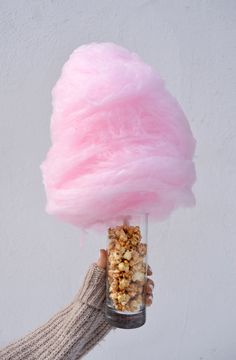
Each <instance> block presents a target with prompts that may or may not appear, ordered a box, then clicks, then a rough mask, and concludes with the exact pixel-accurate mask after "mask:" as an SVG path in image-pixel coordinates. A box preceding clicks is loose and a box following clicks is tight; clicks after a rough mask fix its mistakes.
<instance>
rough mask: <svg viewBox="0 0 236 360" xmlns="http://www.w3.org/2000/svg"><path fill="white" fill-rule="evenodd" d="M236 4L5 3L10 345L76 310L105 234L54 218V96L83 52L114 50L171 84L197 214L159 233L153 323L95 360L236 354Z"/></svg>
mask: <svg viewBox="0 0 236 360" xmlns="http://www.w3.org/2000/svg"><path fill="white" fill-rule="evenodd" d="M235 35H236V2H235V1H234V0H225V1H223V0H222V1H221V0H215V1H214V0H211V1H209V0H205V1H204V0H199V1H194V0H192V1H191V0H173V1H171V0H167V1H164V0H159V1H158V0H157V1H154V0H149V1H148V0H126V1H125V0H112V1H109V0H101V1H97V0H87V1H86V0H71V1H62V0H51V1H50V0H21V1H17V0H10V1H7V0H1V1H0V36H1V41H0V78H1V80H0V87H1V89H0V91H1V94H0V95H1V96H0V101H1V105H0V109H1V120H0V141H1V142H0V156H1V158H0V163H1V184H0V189H1V198H0V199H1V202H0V207H1V215H0V219H1V220H0V221H1V226H0V256H1V257H0V285H1V292H0V345H1V346H4V345H7V344H8V342H10V341H13V340H14V339H17V338H18V337H21V336H23V335H25V334H26V333H27V332H28V331H31V330H33V329H35V328H36V327H38V326H39V325H41V324H43V323H44V322H46V321H47V320H48V319H49V317H51V316H52V315H53V314H55V313H56V312H57V311H58V310H59V309H60V308H61V307H62V306H64V305H66V304H67V303H69V302H70V301H71V299H72V297H73V296H74V294H75V293H76V292H77V290H78V288H79V287H80V285H81V282H82V280H83V276H84V274H85V271H86V270H87V267H88V265H89V264H90V263H91V262H93V261H95V260H96V259H97V255H98V249H99V247H105V246H106V239H105V238H103V237H101V236H99V237H97V238H96V236H95V234H92V235H91V238H90V239H89V240H88V242H87V243H85V244H84V247H83V248H81V246H80V233H79V231H78V230H77V229H76V228H74V227H72V226H71V225H67V224H63V223H61V222H59V221H58V220H56V219H54V218H53V217H50V216H49V215H47V214H46V213H45V212H44V206H45V194H44V189H43V184H42V180H41V173H40V170H39V165H40V163H41V161H42V160H43V159H44V157H45V155H46V152H47V151H48V148H49V146H50V138H49V119H50V114H51V89H52V87H53V85H54V84H55V82H56V80H57V78H58V76H59V74H60V70H61V67H62V65H63V64H64V62H65V61H66V60H67V58H68V56H69V54H70V53H71V52H72V51H73V49H74V48H76V47H78V46H79V45H81V44H84V43H88V42H92V41H98V42H99V41H113V42H116V43H118V44H121V45H123V46H125V47H127V48H129V49H130V50H133V51H135V52H137V53H138V54H140V56H141V57H143V59H144V60H145V61H147V62H149V63H150V64H152V65H153V66H154V67H156V69H158V70H159V72H160V73H161V74H162V76H163V78H164V79H165V80H166V84H167V87H168V88H169V89H170V91H171V92H172V93H173V94H174V95H175V96H176V98H177V99H178V101H179V102H180V104H181V105H182V107H183V109H184V110H185V113H186V114H187V116H188V119H189V121H190V124H191V127H192V130H193V133H194V136H195V137H196V139H197V141H198V144H197V150H196V156H195V161H196V167H197V175H198V180H197V183H196V184H195V186H194V193H195V195H196V199H197V206H196V208H194V209H183V210H179V211H177V212H176V213H175V214H173V216H171V218H170V219H169V220H168V221H166V222H164V223H161V224H156V225H154V226H152V227H151V229H150V236H149V240H150V243H149V244H150V251H149V263H150V265H151V266H152V268H153V272H154V274H153V279H154V281H155V283H156V288H155V290H154V303H153V305H152V307H151V308H148V310H147V312H148V313H147V323H146V325H145V326H143V327H142V328H139V329H135V330H130V331H129V332H127V330H121V329H118V330H117V331H116V332H115V333H112V334H111V333H110V334H109V335H108V336H107V337H106V339H105V341H103V342H102V343H101V344H100V345H99V346H97V347H95V348H94V349H93V350H92V352H90V353H89V354H88V355H87V356H86V359H96V360H100V359H103V360H104V359H109V360H120V359H121V358H122V360H126V359H127V360H128V359H136V360H141V359H142V360H143V359H144V358H148V359H151V360H156V359H161V360H189V359H191V360H235V358H236V306H235V304H236V256H235V253H236V242H235V239H236V236H235V235H236V234H235V233H236V231H235V230H236V225H235V215H236V211H235V206H234V205H235V196H236V189H235V184H236V168H235V165H236V142H235V137H236V122H235V115H236V101H235V100H236V99H235V82H236V78H235V75H236V73H235V61H236V57H235V55H236V47H235Z"/></svg>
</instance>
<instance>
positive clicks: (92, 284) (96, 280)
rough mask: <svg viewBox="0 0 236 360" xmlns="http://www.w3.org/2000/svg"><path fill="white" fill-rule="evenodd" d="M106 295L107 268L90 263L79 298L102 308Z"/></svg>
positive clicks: (83, 301) (97, 307) (80, 300)
mask: <svg viewBox="0 0 236 360" xmlns="http://www.w3.org/2000/svg"><path fill="white" fill-rule="evenodd" d="M105 297H106V269H102V268H100V267H99V266H98V265H97V264H96V263H92V264H90V266H89V268H88V271H87V273H86V275H85V279H84V282H83V285H82V287H81V290H80V292H79V294H78V296H77V300H78V301H79V302H81V303H85V304H88V305H90V306H93V307H94V308H96V309H99V310H101V309H102V308H103V307H104V300H105Z"/></svg>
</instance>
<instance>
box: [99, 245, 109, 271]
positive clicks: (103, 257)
mask: <svg viewBox="0 0 236 360" xmlns="http://www.w3.org/2000/svg"><path fill="white" fill-rule="evenodd" d="M97 266H99V267H100V268H102V269H106V267H107V251H106V250H105V249H100V250H99V258H98V260H97Z"/></svg>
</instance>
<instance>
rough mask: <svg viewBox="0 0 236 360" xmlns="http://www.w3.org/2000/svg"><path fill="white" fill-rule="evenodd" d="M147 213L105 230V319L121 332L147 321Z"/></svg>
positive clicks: (130, 217)
mask: <svg viewBox="0 0 236 360" xmlns="http://www.w3.org/2000/svg"><path fill="white" fill-rule="evenodd" d="M147 240H148V214H147V213H144V214H140V215H132V216H130V215H128V216H126V217H124V219H123V222H122V223H121V224H119V225H117V226H114V227H109V228H108V243H107V255H108V256H107V273H106V274H107V275H106V307H105V316H106V320H107V321H108V322H109V323H110V324H111V325H112V326H115V327H118V328H123V329H133V328H138V327H140V326H142V325H144V324H145V321H146V304H145V298H146V281H147V266H148V265H147Z"/></svg>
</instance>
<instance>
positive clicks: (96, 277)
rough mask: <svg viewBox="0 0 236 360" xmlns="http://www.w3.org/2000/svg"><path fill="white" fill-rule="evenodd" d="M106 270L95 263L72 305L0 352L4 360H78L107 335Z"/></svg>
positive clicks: (108, 327) (110, 327)
mask: <svg viewBox="0 0 236 360" xmlns="http://www.w3.org/2000/svg"><path fill="white" fill-rule="evenodd" d="M105 274H106V270H105V269H102V268H100V267H98V266H97V264H96V263H92V264H91V265H90V266H89V269H88V271H87V273H86V276H85V278H84V282H83V285H82V287H81V288H80V290H79V292H78V294H77V295H76V296H75V298H74V299H73V301H72V302H71V303H70V304H69V305H67V306H66V307H64V308H63V309H62V310H60V311H59V312H58V313H57V314H55V315H54V316H53V317H52V318H51V319H49V320H48V322H47V323H46V324H44V325H42V326H40V327H39V328H37V329H36V330H34V331H32V332H30V333H29V334H27V335H25V336H24V337H23V338H21V339H19V340H17V341H15V342H12V343H10V344H9V345H8V346H6V347H5V348H3V349H0V359H1V360H77V359H81V358H82V357H83V356H84V355H85V354H86V353H87V352H88V351H89V350H91V349H92V348H93V347H94V346H95V345H96V344H98V343H99V342H100V341H101V340H102V339H103V338H104V337H105V335H107V334H108V333H109V332H110V330H111V329H115V327H112V326H111V325H110V324H109V323H108V322H107V321H106V319H105V314H104V308H105V293H106V291H105V287H106V283H105V277H106V275H105Z"/></svg>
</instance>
